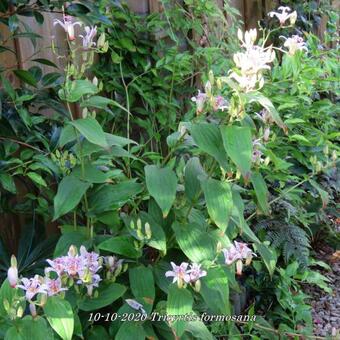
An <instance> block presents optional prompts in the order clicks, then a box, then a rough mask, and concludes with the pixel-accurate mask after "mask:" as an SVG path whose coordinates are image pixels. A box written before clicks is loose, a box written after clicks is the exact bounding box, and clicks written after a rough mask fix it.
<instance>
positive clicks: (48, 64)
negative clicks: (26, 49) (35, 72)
mask: <svg viewBox="0 0 340 340" xmlns="http://www.w3.org/2000/svg"><path fill="white" fill-rule="evenodd" d="M32 61H35V62H36V63H39V64H43V65H47V66H51V67H54V68H58V66H57V65H56V64H55V63H52V61H50V60H48V59H43V58H36V59H32Z"/></svg>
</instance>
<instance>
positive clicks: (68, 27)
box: [53, 15, 82, 40]
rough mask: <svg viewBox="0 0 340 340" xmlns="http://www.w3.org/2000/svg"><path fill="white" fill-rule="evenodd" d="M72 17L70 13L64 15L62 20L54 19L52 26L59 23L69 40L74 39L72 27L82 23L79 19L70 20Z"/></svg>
mask: <svg viewBox="0 0 340 340" xmlns="http://www.w3.org/2000/svg"><path fill="white" fill-rule="evenodd" d="M72 21H73V17H72V16H70V15H64V16H63V21H60V20H58V19H54V23H53V26H56V25H60V26H61V27H62V28H63V29H64V30H65V32H66V33H67V35H68V38H69V40H74V39H75V38H76V37H75V35H74V27H75V26H77V25H78V26H81V25H82V23H81V22H80V21H76V22H72Z"/></svg>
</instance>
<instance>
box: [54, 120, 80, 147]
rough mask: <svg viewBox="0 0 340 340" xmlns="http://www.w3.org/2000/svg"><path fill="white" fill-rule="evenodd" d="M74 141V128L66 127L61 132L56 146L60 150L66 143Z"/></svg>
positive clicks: (75, 135)
mask: <svg viewBox="0 0 340 340" xmlns="http://www.w3.org/2000/svg"><path fill="white" fill-rule="evenodd" d="M76 139H77V134H76V130H75V128H74V127H73V126H72V125H66V126H64V127H63V129H62V130H61V133H60V137H59V141H58V145H59V146H60V147H61V148H62V147H64V146H65V145H66V144H67V143H70V142H73V141H74V140H76Z"/></svg>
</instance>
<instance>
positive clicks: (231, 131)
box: [221, 125, 253, 178]
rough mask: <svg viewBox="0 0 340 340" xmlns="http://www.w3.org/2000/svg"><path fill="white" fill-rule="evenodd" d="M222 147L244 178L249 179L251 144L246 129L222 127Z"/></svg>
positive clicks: (249, 133) (247, 129) (249, 132)
mask: <svg viewBox="0 0 340 340" xmlns="http://www.w3.org/2000/svg"><path fill="white" fill-rule="evenodd" d="M221 132H222V138H223V145H224V148H225V150H226V152H227V154H228V156H229V157H230V158H231V160H232V161H233V162H234V163H235V164H236V165H237V167H238V168H239V169H240V171H241V173H242V175H243V177H244V178H249V176H250V168H251V161H252V152H253V144H252V139H251V131H250V128H248V127H241V126H234V125H233V126H222V127H221Z"/></svg>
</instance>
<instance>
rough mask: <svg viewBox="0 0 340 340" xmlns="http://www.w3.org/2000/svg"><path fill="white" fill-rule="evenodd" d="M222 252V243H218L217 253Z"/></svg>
mask: <svg viewBox="0 0 340 340" xmlns="http://www.w3.org/2000/svg"><path fill="white" fill-rule="evenodd" d="M221 251H222V243H221V242H220V241H218V242H217V246H216V252H217V253H220V252H221Z"/></svg>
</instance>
